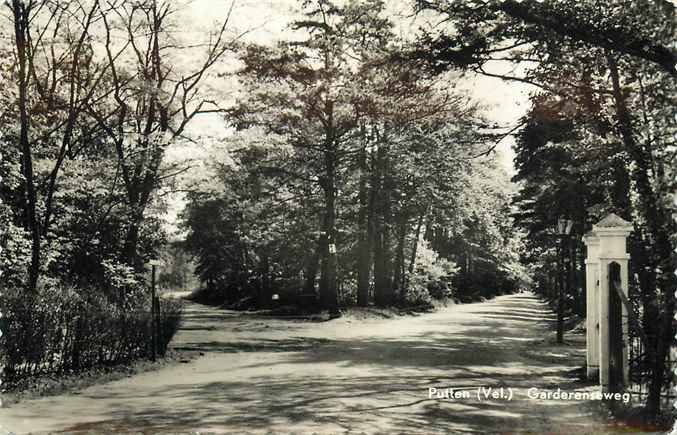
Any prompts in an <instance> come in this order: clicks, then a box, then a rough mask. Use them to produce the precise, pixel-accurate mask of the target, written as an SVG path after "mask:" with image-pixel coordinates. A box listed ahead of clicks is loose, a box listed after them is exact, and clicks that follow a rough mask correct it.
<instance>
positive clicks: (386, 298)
mask: <svg viewBox="0 0 677 435" xmlns="http://www.w3.org/2000/svg"><path fill="white" fill-rule="evenodd" d="M384 142H385V141H380V146H379V150H378V154H379V156H378V159H377V161H378V168H379V169H378V175H379V180H380V189H379V195H378V201H377V204H378V206H377V211H378V219H377V226H376V243H375V248H376V249H375V252H374V301H375V303H376V305H379V306H388V305H391V304H392V302H393V288H392V287H393V283H392V249H391V240H390V239H391V226H392V216H391V204H390V200H391V195H390V189H391V180H390V174H389V171H390V167H389V166H390V165H389V156H388V149H387V145H386V144H385V143H384Z"/></svg>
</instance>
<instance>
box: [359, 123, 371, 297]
mask: <svg viewBox="0 0 677 435" xmlns="http://www.w3.org/2000/svg"><path fill="white" fill-rule="evenodd" d="M361 133H362V137H363V141H364V144H363V146H362V150H361V152H360V156H359V159H360V164H359V167H360V188H359V189H360V190H359V201H360V210H359V213H358V217H357V219H358V232H359V234H358V241H357V305H359V306H361V307H366V306H367V305H368V304H369V281H370V274H371V240H370V231H369V226H370V225H369V192H368V190H367V179H368V176H369V175H368V173H367V139H366V134H365V133H366V132H365V128H364V126H363V127H362V131H361Z"/></svg>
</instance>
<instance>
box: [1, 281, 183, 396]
mask: <svg viewBox="0 0 677 435" xmlns="http://www.w3.org/2000/svg"><path fill="white" fill-rule="evenodd" d="M3 296H4V297H3V301H2V306H1V310H2V313H3V316H2V319H0V320H1V321H2V331H3V335H2V338H0V348H1V349H2V355H3V359H4V361H3V363H4V373H3V381H5V382H6V383H7V382H9V383H11V382H12V381H15V380H17V379H20V378H24V377H28V376H35V375H39V374H47V373H64V372H70V371H78V370H82V369H86V368H89V367H93V366H96V365H113V364H118V363H121V362H126V361H130V360H133V359H138V358H147V357H149V355H150V351H151V350H150V343H151V334H150V331H151V329H150V322H151V316H150V311H149V310H148V309H146V310H143V309H142V308H143V307H146V306H149V305H150V301H149V299H148V298H143V300H142V301H138V302H137V303H135V304H133V307H132V308H122V307H120V305H119V304H117V303H113V302H111V301H109V300H107V299H106V298H104V297H102V296H100V295H97V294H96V293H94V292H83V291H82V290H76V289H73V288H64V287H57V286H49V287H44V288H41V289H40V292H39V293H38V294H37V295H35V297H33V298H26V296H25V294H22V293H20V292H12V293H10V292H5V294H4V295H3ZM181 307H182V304H181V302H179V301H174V300H166V301H165V300H163V301H161V309H160V312H161V316H160V321H159V324H160V331H161V335H160V337H161V338H160V340H159V348H158V352H159V354H160V355H162V354H164V353H165V352H166V350H167V345H168V344H169V341H170V340H171V338H172V336H173V335H174V333H175V332H176V331H177V329H178V326H179V322H180V317H181V309H182V308H181Z"/></svg>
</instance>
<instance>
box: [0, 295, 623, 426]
mask: <svg viewBox="0 0 677 435" xmlns="http://www.w3.org/2000/svg"><path fill="white" fill-rule="evenodd" d="M550 316H551V314H550V312H549V311H548V310H547V309H546V306H545V305H544V304H542V303H541V302H540V301H539V300H538V299H536V298H535V297H534V296H532V295H529V294H520V295H513V296H504V297H499V298H497V299H495V300H492V301H489V302H486V303H481V304H469V305H457V306H450V307H448V308H446V309H444V310H441V311H439V312H436V313H433V314H427V315H420V316H416V317H402V318H397V319H369V320H359V321H358V320H356V319H354V318H353V319H351V318H350V317H345V318H341V319H336V320H334V321H331V322H324V323H308V322H298V321H289V320H270V319H265V318H261V317H257V316H251V315H240V314H235V313H226V312H223V311H218V310H216V309H212V308H206V307H201V306H197V305H191V306H189V308H188V316H187V320H186V322H185V324H184V327H183V329H182V330H181V332H180V333H179V335H178V336H177V337H176V340H175V342H174V346H175V347H180V348H190V349H194V350H201V351H203V352H204V353H205V355H204V356H202V357H200V358H198V359H196V360H195V361H193V362H190V363H187V364H179V365H176V366H172V367H167V368H165V369H162V370H160V371H157V372H149V373H144V374H140V375H137V376H134V377H132V378H128V379H124V380H121V381H116V382H111V383H108V384H104V385H98V386H94V387H90V388H87V389H85V390H83V391H81V392H79V393H78V394H70V395H63V396H56V397H48V398H43V399H39V400H32V401H26V402H22V403H19V404H16V405H14V406H12V407H10V408H6V409H0V425H2V426H3V427H4V428H5V429H7V430H11V431H13V432H14V433H16V434H19V433H27V432H33V433H39V432H59V433H81V434H85V433H123V432H124V433H128V432H133V433H144V434H155V433H197V432H200V433H297V434H305V433H318V434H325V433H356V434H361V433H367V434H371V433H388V434H396V433H403V434H418V433H420V434H434V433H450V434H456V433H459V434H461V433H481V434H527V433H529V434H531V433H533V434H539V435H543V434H603V433H614V432H613V431H611V430H610V429H609V428H608V426H607V425H605V424H604V423H603V419H602V418H601V417H600V414H601V413H600V412H599V409H600V406H599V402H597V401H585V400H557V399H543V400H538V399H531V398H529V395H528V392H529V389H530V388H532V389H538V390H531V391H532V392H533V391H537V392H546V393H547V392H548V391H550V392H553V391H557V389H558V388H560V389H561V391H566V392H572V391H574V390H579V391H588V392H590V391H593V390H594V389H593V388H592V387H591V386H586V385H584V384H581V383H580V382H578V381H576V379H575V376H574V375H573V374H572V371H573V370H574V369H576V368H577V367H580V366H581V365H582V364H583V360H584V350H583V347H582V337H580V336H578V337H574V338H575V340H574V343H570V344H569V345H565V346H559V347H557V346H555V345H554V344H553V341H554V340H553V339H554V333H553V332H550V331H552V329H548V327H547V324H546V322H547V321H548V320H551V319H550ZM480 387H486V388H492V390H488V389H484V390H481V389H480V390H479V397H478V388H480ZM501 387H503V390H502V391H503V393H504V395H505V396H503V397H498V398H492V397H491V394H492V393H496V394H500V392H501V390H500V388H501ZM430 388H437V391H438V392H441V393H445V392H447V391H448V390H446V389H449V388H451V389H453V390H454V391H455V392H457V393H459V394H467V395H468V396H469V397H460V398H456V399H452V398H449V399H447V398H437V397H436V395H433V397H431V394H430V391H431V390H430ZM463 391H467V393H463ZM487 392H488V393H489V397H486V396H485V394H486V393H487ZM510 393H512V394H511V396H512V397H508V396H509V395H510ZM0 433H1V431H0Z"/></svg>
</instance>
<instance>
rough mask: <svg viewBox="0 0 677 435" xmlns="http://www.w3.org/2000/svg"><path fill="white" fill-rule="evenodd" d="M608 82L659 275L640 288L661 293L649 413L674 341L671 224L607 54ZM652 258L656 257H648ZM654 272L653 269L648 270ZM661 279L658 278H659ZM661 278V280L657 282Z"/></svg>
mask: <svg viewBox="0 0 677 435" xmlns="http://www.w3.org/2000/svg"><path fill="white" fill-rule="evenodd" d="M607 62H608V66H609V72H610V76H611V82H612V86H613V98H614V104H615V109H616V118H617V122H618V131H619V133H620V135H621V138H622V140H623V144H624V145H625V148H626V151H627V153H628V154H629V155H630V157H631V158H632V159H633V161H634V163H635V165H634V168H633V170H632V172H631V177H632V178H633V181H634V182H635V186H636V189H637V193H638V196H639V201H640V212H641V213H642V216H643V217H644V220H645V222H646V226H647V230H648V232H649V234H650V235H651V238H652V242H653V246H652V248H653V249H652V251H653V255H652V256H650V257H649V261H648V266H649V268H650V270H651V271H653V270H656V269H657V268H660V271H661V272H659V274H660V275H659V276H657V277H656V279H651V278H648V279H647V281H648V284H649V285H651V287H649V288H645V289H642V292H643V293H646V294H647V295H646V297H647V298H648V297H649V293H651V294H653V292H655V291H656V290H657V289H660V290H659V291H661V293H662V300H663V306H662V307H659V315H658V317H657V318H654V321H656V319H657V320H658V322H657V328H658V331H657V340H656V349H655V352H654V355H655V360H654V361H653V367H652V379H651V383H650V385H649V394H648V397H647V402H646V406H647V411H648V412H649V413H650V414H651V415H656V414H657V413H658V412H660V394H661V391H662V389H663V387H664V385H663V384H664V378H665V372H666V359H667V356H668V352H669V349H670V345H671V344H672V341H673V340H674V335H675V334H674V330H673V329H674V328H673V318H674V314H675V296H674V292H675V287H676V286H675V278H674V275H673V273H672V272H673V269H674V264H675V261H674V258H673V256H672V249H671V245H670V240H669V237H670V234H669V230H670V228H671V227H672V224H671V221H670V219H669V217H668V216H666V213H665V211H664V210H661V208H660V205H659V197H658V196H659V195H660V193H659V192H656V191H654V188H653V186H652V184H651V179H650V172H649V171H650V168H651V164H650V162H651V156H650V155H647V152H646V150H645V149H644V148H643V147H642V146H641V144H639V143H638V142H637V140H636V139H635V133H634V129H633V125H632V117H631V115H630V112H629V109H628V107H627V102H626V99H625V95H624V94H623V90H622V89H621V83H620V76H619V72H618V63H617V61H616V59H615V58H614V57H613V56H612V55H609V56H607ZM651 259H655V260H651ZM649 273H652V274H653V273H654V272H649ZM658 278H660V280H659V279H658ZM659 281H660V282H659Z"/></svg>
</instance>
